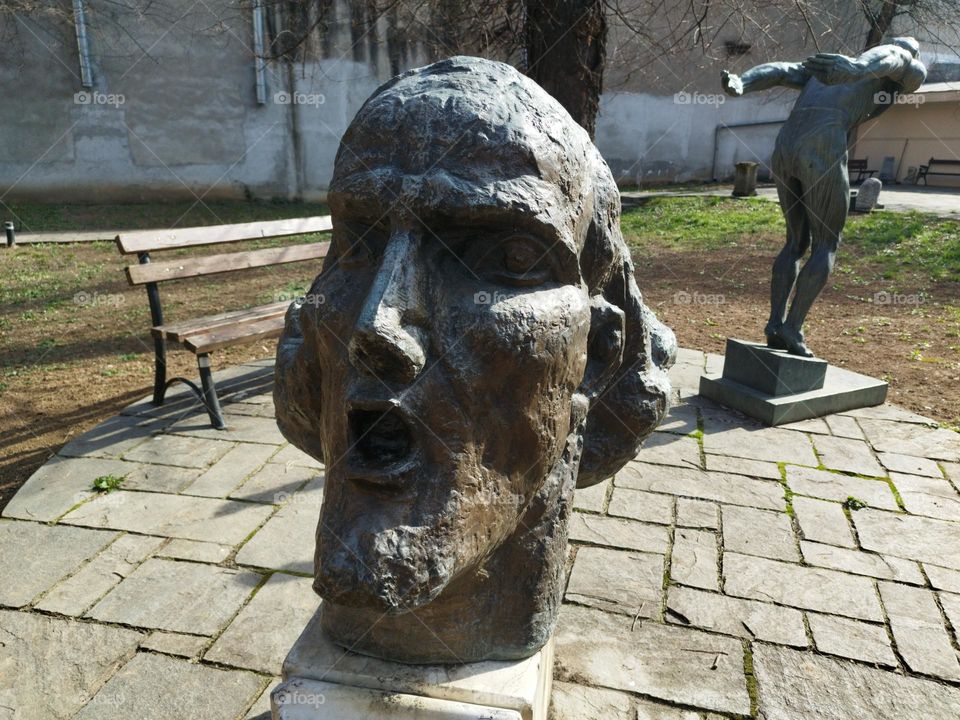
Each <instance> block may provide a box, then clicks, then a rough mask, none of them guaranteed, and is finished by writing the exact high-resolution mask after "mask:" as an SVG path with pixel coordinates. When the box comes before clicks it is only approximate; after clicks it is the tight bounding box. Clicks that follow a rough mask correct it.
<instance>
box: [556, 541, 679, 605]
mask: <svg viewBox="0 0 960 720" xmlns="http://www.w3.org/2000/svg"><path fill="white" fill-rule="evenodd" d="M663 564H664V558H663V556H662V555H654V554H650V553H636V552H624V551H621V550H610V549H608V548H598V547H582V548H580V549H579V550H577V558H576V560H575V561H574V563H573V570H572V571H571V573H570V578H569V580H568V581H567V593H566V599H567V601H568V602H575V603H579V604H581V605H588V606H590V607H596V608H600V609H601V610H606V611H608V612H615V613H622V614H624V615H629V616H630V617H645V618H650V617H654V616H656V615H659V613H660V602H661V598H662V596H663Z"/></svg>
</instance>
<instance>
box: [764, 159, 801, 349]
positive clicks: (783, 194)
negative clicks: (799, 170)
mask: <svg viewBox="0 0 960 720" xmlns="http://www.w3.org/2000/svg"><path fill="white" fill-rule="evenodd" d="M776 180H777V195H778V196H779V199H780V209H781V210H782V211H783V217H784V220H786V224H787V242H786V244H785V245H784V246H783V249H782V250H781V251H780V254H779V255H777V259H776V260H774V262H773V276H772V278H771V280H770V319H769V320H768V321H767V327H766V328H765V330H764V333H765V334H766V336H767V344H769V345H770V346H771V347H777V348H780V349H783V350H786V348H785V347H782V345H781V344H780V343H779V341H778V336H777V332H778V331H779V330H780V326H781V325H783V321H784V318H785V317H786V315H787V302H788V301H789V300H790V293H791V292H793V286H794V283H796V281H797V273H798V271H799V267H800V260H801V258H802V257H803V255H804V253H806V252H807V248H809V247H810V223H809V221H808V219H807V211H806V209H805V208H804V207H803V202H802V197H803V187H802V185H801V184H800V181H799V180H798V179H797V178H790V177H787V178H781V177H780V176H777V178H776Z"/></svg>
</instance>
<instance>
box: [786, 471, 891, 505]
mask: <svg viewBox="0 0 960 720" xmlns="http://www.w3.org/2000/svg"><path fill="white" fill-rule="evenodd" d="M786 470H787V485H788V486H789V487H790V489H791V490H792V491H793V492H795V493H796V494H798V495H809V496H810V497H817V498H822V499H824V500H834V501H836V502H845V501H846V500H847V498H850V497H854V498H856V499H858V500H860V501H862V502H865V503H866V504H867V505H869V506H870V507H875V508H881V509H884V510H899V507H898V506H897V500H896V497H895V496H894V494H893V491H892V490H891V489H890V486H889V485H888V484H887V483H886V482H885V481H883V480H865V479H863V478H857V477H850V476H849V475H841V474H839V473H832V472H827V471H825V470H814V469H813V468H802V467H787V469H786Z"/></svg>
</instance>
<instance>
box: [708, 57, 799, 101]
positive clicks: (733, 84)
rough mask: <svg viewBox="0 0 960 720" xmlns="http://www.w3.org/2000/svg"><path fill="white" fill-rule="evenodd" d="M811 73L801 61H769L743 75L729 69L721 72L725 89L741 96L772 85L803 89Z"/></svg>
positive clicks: (728, 92)
mask: <svg viewBox="0 0 960 720" xmlns="http://www.w3.org/2000/svg"><path fill="white" fill-rule="evenodd" d="M810 77H811V76H810V73H809V72H808V71H807V69H806V68H805V67H804V66H803V65H802V64H801V63H791V62H769V63H764V64H763V65H757V66H756V67H755V68H750V69H749V70H747V71H746V72H745V73H744V74H743V75H734V74H733V73H731V72H730V71H729V70H724V71H723V72H722V73H721V74H720V79H721V82H722V83H723V91H724V92H725V93H727V95H732V96H733V97H740V96H741V95H743V94H744V93H748V92H757V91H759V90H769V89H770V88H772V87H788V88H793V89H795V90H799V89H801V88H802V87H803V86H804V85H806V84H807V80H809V79H810Z"/></svg>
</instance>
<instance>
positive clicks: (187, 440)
mask: <svg viewBox="0 0 960 720" xmlns="http://www.w3.org/2000/svg"><path fill="white" fill-rule="evenodd" d="M209 422H210V420H209V418H208V419H207V423H208V424H209ZM214 432H220V431H219V430H214ZM232 447H233V443H231V442H227V441H225V440H212V439H210V440H207V439H202V438H195V437H185V436H182V435H166V434H164V435H153V436H151V437H149V438H148V439H147V440H144V441H143V442H142V443H140V444H139V445H137V446H136V447H135V448H133V450H130V451H129V452H127V453H126V454H124V456H123V459H124V460H132V461H134V462H141V463H147V464H153V465H176V466H177V467H187V468H206V467H208V466H209V465H212V464H213V463H215V462H216V461H217V460H219V459H220V458H221V457H223V456H224V455H225V454H226V452H227V451H228V450H229V449H230V448H232Z"/></svg>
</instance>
